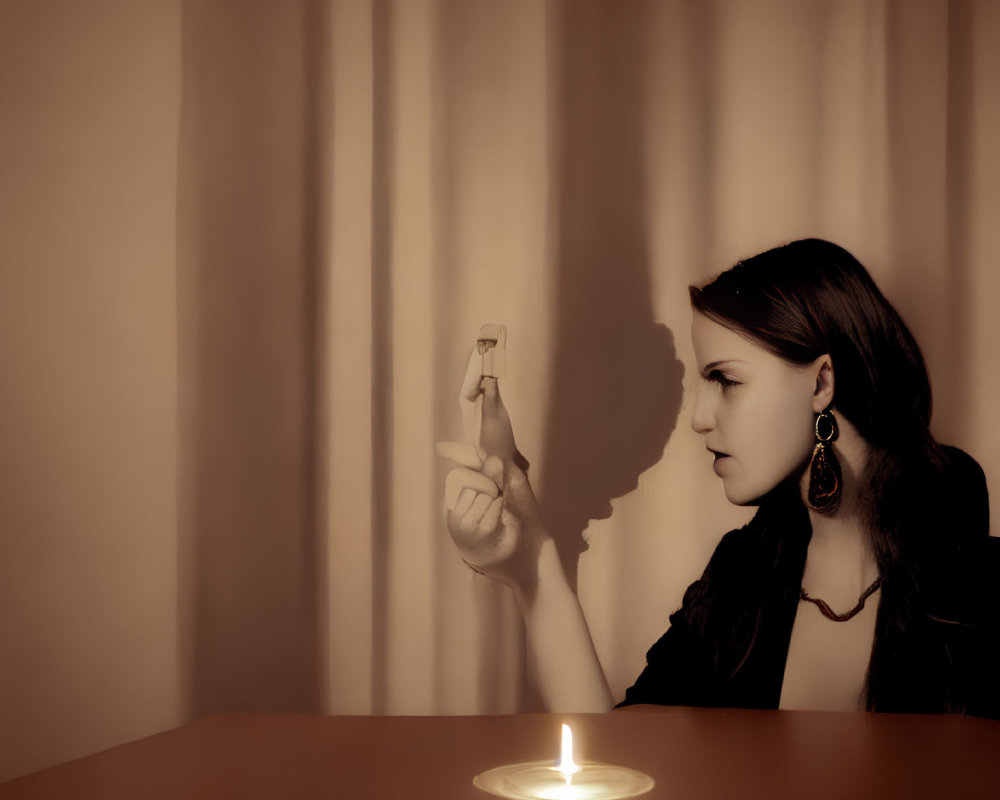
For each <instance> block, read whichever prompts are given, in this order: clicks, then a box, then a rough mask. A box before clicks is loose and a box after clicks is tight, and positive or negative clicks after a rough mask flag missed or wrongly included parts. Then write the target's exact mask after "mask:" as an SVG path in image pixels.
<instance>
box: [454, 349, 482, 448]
mask: <svg viewBox="0 0 1000 800" xmlns="http://www.w3.org/2000/svg"><path fill="white" fill-rule="evenodd" d="M482 377H483V357H482V355H480V353H479V348H478V346H477V347H473V348H472V352H471V353H470V354H469V360H468V362H466V365H465V376H464V377H463V378H462V388H461V389H459V391H458V407H459V408H460V409H461V411H462V431H463V432H464V434H465V438H466V440H468V441H470V442H475V443H478V442H479V421H480V417H481V415H482V412H481V411H480V402H479V394H480V392H481V389H480V382H481V381H482Z"/></svg>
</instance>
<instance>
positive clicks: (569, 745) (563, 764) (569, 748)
mask: <svg viewBox="0 0 1000 800" xmlns="http://www.w3.org/2000/svg"><path fill="white" fill-rule="evenodd" d="M556 767H557V769H558V770H559V771H560V772H561V773H562V774H563V777H564V778H565V779H566V780H567V781H569V779H570V776H571V775H573V774H575V773H577V772H579V771H580V765H579V764H577V763H576V762H575V761H574V760H573V731H572V730H571V729H570V727H569V725H566V724H565V723H563V726H562V753H561V754H560V756H559V763H558V764H557V765H556Z"/></svg>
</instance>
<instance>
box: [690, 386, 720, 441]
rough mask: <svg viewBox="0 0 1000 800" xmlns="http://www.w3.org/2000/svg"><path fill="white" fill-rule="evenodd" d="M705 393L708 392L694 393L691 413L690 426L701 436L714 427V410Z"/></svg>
mask: <svg viewBox="0 0 1000 800" xmlns="http://www.w3.org/2000/svg"><path fill="white" fill-rule="evenodd" d="M707 394H708V392H703V391H699V392H698V393H697V394H696V395H695V400H694V411H693V412H692V414H691V428H692V429H693V430H694V432H695V433H700V434H702V435H703V436H704V435H705V434H706V433H708V432H709V431H711V430H712V429H713V428H714V427H715V412H714V411H713V410H712V402H711V398H709V397H707V396H706V395H707Z"/></svg>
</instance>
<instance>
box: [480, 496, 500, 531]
mask: <svg viewBox="0 0 1000 800" xmlns="http://www.w3.org/2000/svg"><path fill="white" fill-rule="evenodd" d="M502 511H503V498H502V497H494V498H493V500H492V501H491V502H490V504H489V506H487V508H486V511H485V512H484V513H483V516H482V519H480V520H479V532H480V533H490V532H491V531H493V530H495V529H496V527H497V525H499V524H500V514H501V512H502Z"/></svg>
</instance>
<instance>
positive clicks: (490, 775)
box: [472, 725, 653, 800]
mask: <svg viewBox="0 0 1000 800" xmlns="http://www.w3.org/2000/svg"><path fill="white" fill-rule="evenodd" d="M472 783H473V785H475V786H477V787H478V788H480V789H482V790H483V791H485V792H489V793H490V794H495V795H498V796H500V797H509V798H513V800H619V798H625V797H636V796H637V795H640V794H645V793H646V792H648V791H649V790H650V789H652V788H653V779H652V778H650V777H649V776H648V775H646V774H645V773H643V772H637V771H636V770H634V769H629V768H628V767H616V766H613V765H611V764H598V763H595V762H589V761H585V762H584V763H582V764H577V763H576V762H575V761H574V760H573V731H572V730H571V729H570V727H569V725H563V726H562V748H561V751H560V756H559V763H557V764H553V763H551V762H549V761H529V762H526V763H524V764H508V765H506V766H503V767H496V768H494V769H491V770H487V771H486V772H483V773H481V774H479V775H477V776H476V777H475V778H473V779H472Z"/></svg>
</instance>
